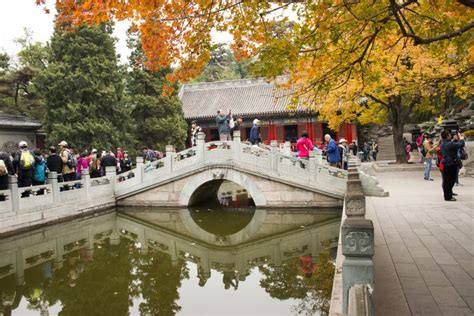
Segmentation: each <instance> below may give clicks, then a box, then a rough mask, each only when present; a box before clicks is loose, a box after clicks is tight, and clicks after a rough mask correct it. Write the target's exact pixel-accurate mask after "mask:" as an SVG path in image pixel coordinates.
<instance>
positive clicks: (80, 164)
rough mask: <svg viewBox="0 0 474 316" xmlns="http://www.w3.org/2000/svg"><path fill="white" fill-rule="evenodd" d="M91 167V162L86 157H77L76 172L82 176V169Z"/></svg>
mask: <svg viewBox="0 0 474 316" xmlns="http://www.w3.org/2000/svg"><path fill="white" fill-rule="evenodd" d="M88 168H89V162H88V161H87V159H86V158H83V157H79V159H77V167H76V174H77V175H78V176H79V177H80V176H81V175H82V170H85V169H88Z"/></svg>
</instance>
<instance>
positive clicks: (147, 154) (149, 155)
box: [142, 147, 156, 163]
mask: <svg viewBox="0 0 474 316" xmlns="http://www.w3.org/2000/svg"><path fill="white" fill-rule="evenodd" d="M142 152H143V161H144V162H145V163H146V162H153V161H155V160H156V155H155V152H154V151H153V150H151V149H149V148H148V147H143V148H142Z"/></svg>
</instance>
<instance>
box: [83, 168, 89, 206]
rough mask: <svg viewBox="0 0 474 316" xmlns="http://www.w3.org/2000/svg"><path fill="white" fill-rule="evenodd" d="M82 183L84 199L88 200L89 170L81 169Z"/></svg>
mask: <svg viewBox="0 0 474 316" xmlns="http://www.w3.org/2000/svg"><path fill="white" fill-rule="evenodd" d="M81 177H82V182H83V183H84V198H85V199H86V200H88V199H89V195H90V190H91V175H90V173H89V169H83V170H82V172H81Z"/></svg>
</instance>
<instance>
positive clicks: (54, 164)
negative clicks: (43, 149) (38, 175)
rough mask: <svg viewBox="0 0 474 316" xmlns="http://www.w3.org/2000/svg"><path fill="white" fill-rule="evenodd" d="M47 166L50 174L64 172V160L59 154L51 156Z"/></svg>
mask: <svg viewBox="0 0 474 316" xmlns="http://www.w3.org/2000/svg"><path fill="white" fill-rule="evenodd" d="M46 165H47V166H48V170H49V171H50V172H56V173H57V174H61V173H62V172H63V160H62V159H61V157H59V156H58V154H51V156H49V157H48V161H47V162H46Z"/></svg>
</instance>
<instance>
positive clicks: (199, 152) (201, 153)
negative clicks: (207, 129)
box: [195, 132, 206, 162]
mask: <svg viewBox="0 0 474 316" xmlns="http://www.w3.org/2000/svg"><path fill="white" fill-rule="evenodd" d="M195 150H196V156H197V160H198V161H199V162H203V161H204V160H205V154H206V134H204V133H203V132H199V133H198V135H197V140H196V147H195Z"/></svg>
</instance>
